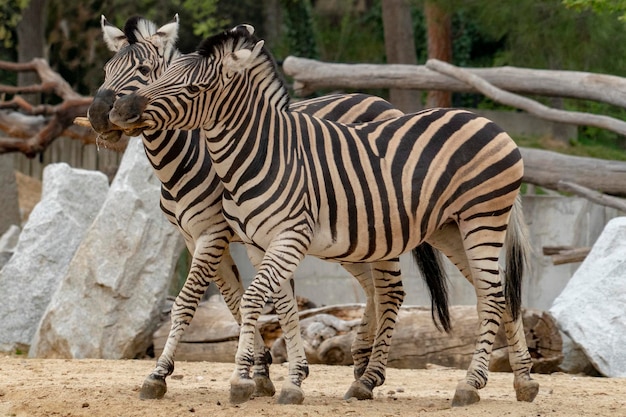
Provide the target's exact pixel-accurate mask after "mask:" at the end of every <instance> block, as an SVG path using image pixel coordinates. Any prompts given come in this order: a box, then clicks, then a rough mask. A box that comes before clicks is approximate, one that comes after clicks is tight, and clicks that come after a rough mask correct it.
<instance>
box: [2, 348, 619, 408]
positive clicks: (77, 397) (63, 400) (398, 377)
mask: <svg viewBox="0 0 626 417" xmlns="http://www.w3.org/2000/svg"><path fill="white" fill-rule="evenodd" d="M152 366H153V361H146V360H135V361H130V360H129V361H126V360H124V361H122V360H118V361H110V360H109V361H107V360H62V359H58V360H53V359H45V360H41V359H27V358H22V357H16V356H6V357H2V358H0V416H19V417H21V416H28V417H31V416H68V417H69V416H107V417H108V416H168V417H170V416H237V417H241V416H272V417H275V416H307V417H309V416H372V417H373V416H376V417H381V416H415V415H423V416H468V417H472V416H533V417H541V416H568V417H570V416H626V379H609V378H592V377H582V376H572V375H566V374H553V375H536V379H537V380H538V381H539V382H540V384H541V388H540V391H539V394H538V396H537V398H536V399H535V402H534V403H530V404H529V403H518V402H517V401H516V400H515V393H514V391H513V387H512V381H513V377H512V375H511V374H505V373H494V374H492V375H491V378H490V381H489V384H488V385H487V387H486V388H485V389H483V390H482V391H481V398H482V399H481V401H480V402H479V403H478V404H475V405H472V406H469V407H460V408H453V409H452V408H450V400H451V398H452V395H453V391H454V387H455V386H456V383H457V381H458V380H459V379H461V378H462V377H463V375H464V371H461V370H453V369H445V368H434V369H428V370H399V369H389V370H388V372H387V382H386V383H385V384H384V385H383V386H382V387H379V388H377V389H376V390H375V398H374V400H372V401H344V400H343V399H342V396H343V394H344V392H345V391H346V389H347V388H348V386H349V385H350V383H351V382H352V377H351V375H352V369H351V368H350V367H342V366H323V365H313V366H312V367H311V374H310V376H309V378H308V379H307V380H306V381H305V382H304V384H303V388H304V390H305V393H306V399H305V401H304V404H302V405H297V406H295V405H294V406H292V405H289V406H284V405H277V404H276V403H275V399H274V398H257V399H253V400H251V401H249V402H247V403H245V404H243V405H239V406H232V405H230V404H229V402H228V387H229V385H228V378H229V376H230V373H231V371H232V370H233V365H232V364H223V363H209V362H178V363H177V367H176V371H175V372H174V374H173V375H172V377H170V378H169V380H168V388H169V389H168V392H167V394H166V395H165V398H163V399H162V400H149V401H142V400H139V398H138V393H139V388H140V385H141V383H142V381H143V378H144V377H145V376H146V375H147V374H148V373H149V372H150V370H151V369H152ZM272 372H273V375H272V378H273V380H274V381H275V383H276V385H277V387H280V384H281V381H282V380H283V379H284V377H285V375H286V367H285V366H283V365H273V366H272Z"/></svg>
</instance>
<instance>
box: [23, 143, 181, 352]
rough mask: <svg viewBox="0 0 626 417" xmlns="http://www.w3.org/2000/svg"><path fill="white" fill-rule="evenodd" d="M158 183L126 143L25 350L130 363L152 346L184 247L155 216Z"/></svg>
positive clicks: (136, 148) (134, 146) (137, 146)
mask: <svg viewBox="0 0 626 417" xmlns="http://www.w3.org/2000/svg"><path fill="white" fill-rule="evenodd" d="M159 189H160V183H159V182H158V180H157V178H156V177H155V175H154V173H153V170H152V168H151V166H150V164H149V163H148V160H147V158H146V156H145V154H144V150H143V145H142V143H141V141H140V140H137V139H134V140H131V141H130V142H129V144H128V148H127V149H126V151H125V153H124V157H123V159H122V161H121V164H120V168H119V171H118V173H117V175H116V176H115V179H114V180H113V183H112V184H111V188H110V190H109V193H108V195H107V198H106V201H105V202H104V204H103V206H102V209H101V210H100V211H99V213H98V214H97V216H96V218H95V220H94V222H93V224H92V225H91V227H90V229H89V230H88V232H87V234H86V236H85V239H84V240H83V242H82V243H81V245H80V247H79V248H78V250H77V252H76V256H75V257H74V258H73V259H72V262H71V264H70V266H69V270H68V272H67V274H66V275H65V277H64V278H63V280H62V282H61V284H60V285H59V289H58V291H57V292H56V293H55V294H54V297H53V298H52V300H51V302H50V304H49V305H48V309H47V310H46V312H45V314H44V317H43V318H42V320H41V323H40V326H39V329H38V330H37V333H36V335H35V338H34V339H33V343H32V346H31V349H30V352H29V355H30V356H31V357H47V358H107V359H117V358H133V357H136V356H138V355H141V354H142V353H145V351H146V349H147V348H148V347H149V345H150V343H151V335H152V333H153V332H154V330H155V329H156V327H157V325H158V321H159V319H160V308H161V306H162V304H163V302H164V300H165V297H166V296H167V292H168V289H169V284H170V281H171V276H172V273H173V272H172V271H173V270H174V267H175V263H176V260H177V258H178V255H179V254H180V251H181V250H182V248H183V245H182V239H181V237H180V234H179V233H178V231H177V229H176V228H175V227H174V226H172V225H171V224H170V223H169V222H168V221H167V220H166V218H165V216H164V215H163V213H162V212H161V210H160V206H159V196H160V192H159Z"/></svg>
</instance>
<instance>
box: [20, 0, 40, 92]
mask: <svg viewBox="0 0 626 417" xmlns="http://www.w3.org/2000/svg"><path fill="white" fill-rule="evenodd" d="M46 3H47V0H30V1H29V2H28V6H27V7H26V9H24V11H23V13H22V20H21V21H20V22H19V23H18V25H17V60H18V62H29V61H31V60H32V59H33V58H43V57H44V54H45V50H46V37H45V31H46V24H45V22H46V20H45V19H46ZM37 83H39V79H38V77H37V74H35V73H32V72H20V73H18V75H17V84H18V85H19V86H24V85H31V84H37ZM23 97H24V98H25V99H26V100H27V101H28V102H30V103H31V104H38V103H39V102H40V95H39V94H25V95H23Z"/></svg>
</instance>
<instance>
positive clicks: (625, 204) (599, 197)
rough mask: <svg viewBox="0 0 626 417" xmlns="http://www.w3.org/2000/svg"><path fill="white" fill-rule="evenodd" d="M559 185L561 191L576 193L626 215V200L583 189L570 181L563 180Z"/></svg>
mask: <svg viewBox="0 0 626 417" xmlns="http://www.w3.org/2000/svg"><path fill="white" fill-rule="evenodd" d="M557 185H558V187H559V190H560V191H567V192H570V193H574V194H576V195H579V196H581V197H585V198H586V199H588V200H591V201H593V202H594V203H598V204H601V205H603V206H607V207H613V208H616V209H618V210H621V211H623V212H624V213H626V200H624V199H621V198H616V197H612V196H610V195H606V194H602V193H599V192H597V191H594V190H592V189H590V188H587V187H583V186H582V185H580V184H575V183H573V182H569V181H564V180H561V181H559V182H558V184H557Z"/></svg>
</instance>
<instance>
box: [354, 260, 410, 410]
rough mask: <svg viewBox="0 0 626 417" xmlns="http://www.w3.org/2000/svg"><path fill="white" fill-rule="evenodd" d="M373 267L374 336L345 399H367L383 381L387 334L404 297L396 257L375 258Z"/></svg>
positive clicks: (389, 335)
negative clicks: (359, 373) (356, 377)
mask: <svg viewBox="0 0 626 417" xmlns="http://www.w3.org/2000/svg"><path fill="white" fill-rule="evenodd" d="M373 269H374V277H375V278H374V294H375V296H374V297H375V300H374V305H375V307H376V310H377V311H376V316H377V318H376V338H375V339H374V344H373V347H372V353H371V356H370V359H369V362H368V364H367V367H366V369H365V372H363V374H362V375H361V376H360V377H359V378H358V379H357V380H356V381H354V382H353V383H352V385H351V386H350V388H349V389H348V392H346V394H345V395H344V398H345V399H349V398H357V399H359V400H369V399H372V398H373V390H374V388H375V387H377V386H380V385H382V384H383V383H384V382H385V373H386V368H387V359H388V357H389V348H390V346H391V338H392V336H393V331H394V329H395V326H396V319H397V317H398V311H399V310H400V307H401V306H402V302H403V301H404V295H405V294H404V288H403V286H402V276H401V274H400V260H399V259H398V258H395V259H392V260H389V261H379V262H376V263H375V264H374V265H373Z"/></svg>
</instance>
